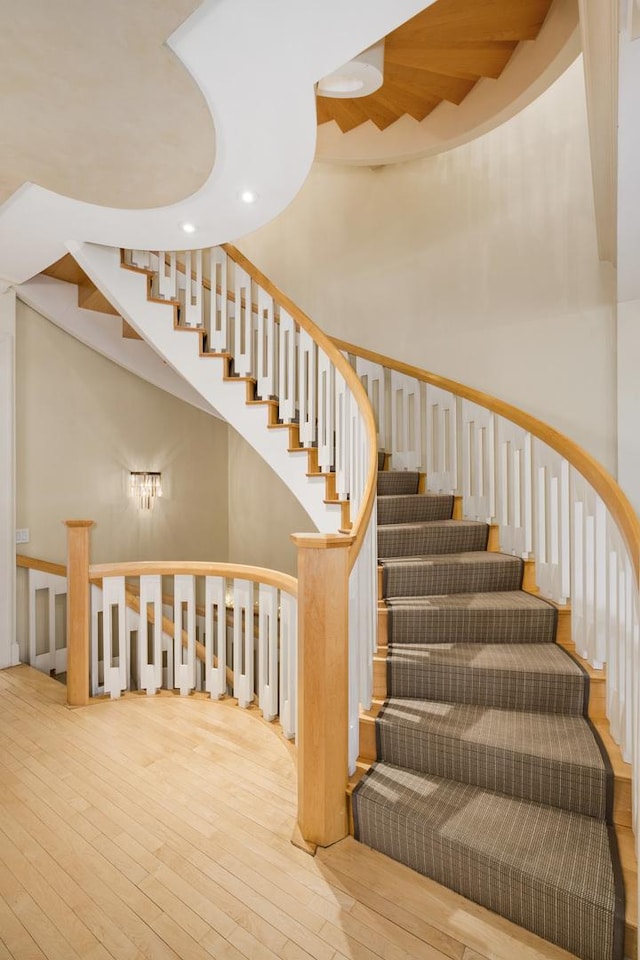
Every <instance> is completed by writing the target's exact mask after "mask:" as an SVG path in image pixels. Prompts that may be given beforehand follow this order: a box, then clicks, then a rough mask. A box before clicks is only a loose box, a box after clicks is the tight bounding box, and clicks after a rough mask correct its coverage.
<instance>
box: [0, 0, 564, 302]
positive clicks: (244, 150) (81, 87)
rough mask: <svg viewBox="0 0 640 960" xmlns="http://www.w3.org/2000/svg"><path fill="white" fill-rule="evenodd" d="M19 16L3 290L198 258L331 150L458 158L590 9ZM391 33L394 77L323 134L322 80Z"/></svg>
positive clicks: (298, 6)
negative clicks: (46, 274) (114, 267)
mask: <svg viewBox="0 0 640 960" xmlns="http://www.w3.org/2000/svg"><path fill="white" fill-rule="evenodd" d="M549 4H550V6H549ZM547 9H548V11H549V12H548V14H547V16H546V19H544V14H545V12H546V10H547ZM3 12H4V13H5V14H6V15H5V17H4V22H3V27H4V28H3V30H2V31H1V32H0V89H1V90H2V93H3V96H2V97H0V156H1V157H2V160H1V161H0V290H2V289H3V288H6V287H7V286H8V285H10V284H16V283H21V282H23V281H24V280H26V279H28V278H29V277H32V276H34V275H35V274H36V273H39V272H40V271H41V270H42V269H43V268H45V267H46V266H47V265H49V264H51V263H53V262H54V261H56V260H58V259H60V257H62V256H63V255H64V253H65V252H66V251H68V250H71V249H72V248H73V247H74V245H77V244H80V243H82V242H85V241H90V242H93V243H102V244H106V245H108V246H113V247H120V246H129V247H135V248H138V247H140V248H160V249H167V250H170V249H182V248H183V247H184V246H185V243H186V241H185V234H184V232H183V227H184V225H185V224H190V225H195V228H196V232H195V233H193V234H192V235H191V239H190V241H189V243H190V244H193V245H194V246H197V247H206V246H212V245H214V244H217V243H221V242H224V241H226V240H233V239H235V238H237V237H242V236H245V235H246V234H248V233H250V232H252V231H253V230H255V229H257V228H258V227H260V226H262V225H264V224H265V223H268V222H269V221H270V220H271V219H273V217H275V216H277V215H278V214H279V213H280V212H281V211H282V210H283V209H284V207H286V205H287V204H288V203H290V202H291V200H292V199H293V197H294V196H295V195H296V193H297V192H298V190H299V189H300V188H301V186H302V184H303V183H304V181H305V179H306V177H307V175H308V173H309V169H310V167H311V165H312V163H313V160H314V156H315V157H317V158H321V159H328V160H334V161H342V162H347V163H372V164H377V163H390V162H393V161H395V160H401V159H402V160H404V159H407V158H408V157H410V156H423V155H426V154H427V153H429V152H435V151H439V150H444V149H448V148H450V147H451V146H453V145H455V144H456V143H460V142H464V138H466V139H469V138H471V137H473V136H477V135H478V134H479V133H481V132H484V130H486V129H490V128H491V126H495V125H496V124H497V123H499V122H501V121H502V120H504V119H507V116H512V115H513V114H514V113H515V112H516V111H517V110H518V109H521V108H522V107H523V106H524V105H525V104H526V103H527V102H530V101H531V99H533V98H534V97H535V96H537V95H538V94H539V93H541V92H542V90H544V89H545V87H546V86H547V85H548V84H549V83H551V82H553V80H554V79H555V78H556V77H557V76H559V74H560V73H561V72H562V71H563V70H564V69H565V68H566V67H567V66H568V64H569V63H570V62H571V59H572V58H573V57H575V56H576V55H577V50H578V42H579V41H578V42H576V37H577V33H578V31H577V29H576V27H577V0H552V2H551V0H348V2H347V3H345V2H344V0H322V3H317V2H314V3H311V2H300V0H269V3H265V2H264V0H202V2H200V0H138V2H137V3H135V4H132V3H131V2H130V0H101V2H100V3H97V2H91V3H87V0H65V2H64V3H63V4H55V3H51V0H3ZM516 14H518V16H516ZM185 18H186V19H185ZM543 19H544V23H543V25H542V29H540V33H539V35H538V37H537V39H536V40H535V41H533V42H531V41H530V40H525V42H518V41H519V40H520V39H521V38H523V37H524V38H528V37H531V36H532V35H533V34H534V32H536V31H537V30H538V29H539V27H540V24H541V23H542V21H543ZM336 24H339V26H340V28H339V29H336ZM403 24H404V26H403ZM436 27H437V30H436ZM385 36H386V37H388V38H389V39H388V43H387V83H386V84H385V85H384V86H383V87H382V89H381V91H379V93H377V94H374V95H373V96H372V97H370V98H366V100H365V99H363V100H362V101H342V102H341V104H339V105H338V104H336V102H332V103H331V104H329V105H328V106H327V104H326V103H324V104H321V107H320V109H321V111H322V110H329V109H331V110H334V111H335V110H339V111H340V121H341V123H342V125H343V128H344V130H346V131H347V132H342V130H341V129H340V127H339V126H338V124H337V123H335V122H329V121H328V118H327V117H326V116H325V117H324V119H325V122H323V123H322V124H321V126H320V127H319V128H318V126H317V123H316V109H315V108H316V98H315V96H314V87H315V84H317V82H318V81H319V80H320V79H321V78H322V77H324V76H326V75H327V74H328V73H330V72H331V71H333V70H335V69H336V68H337V67H339V66H340V64H343V63H345V62H346V61H348V60H350V59H351V58H353V57H355V56H357V54H358V53H359V52H360V51H361V50H364V49H366V48H367V47H369V46H371V45H372V44H374V43H376V42H377V41H378V40H379V39H380V38H381V37H385ZM532 50H533V51H536V53H535V55H534V56H533V57H531V56H529V53H531V51H532ZM537 51H542V53H541V54H540V55H538V53H537ZM567 51H568V53H569V57H570V59H567ZM427 54H428V57H427ZM505 64H506V67H505ZM503 67H504V70H502V73H501V75H500V76H499V77H498V79H491V78H493V77H496V76H497V75H498V73H499V71H500V70H501V69H502V68H503ZM478 77H480V79H479V80H478ZM476 81H477V82H476ZM492 84H493V85H494V86H493V87H492V86H491V85H492ZM274 91H276V92H277V95H274ZM469 91H470V92H469ZM465 94H466V96H465ZM463 96H464V100H462V102H460V101H461V99H462V97H463ZM438 98H443V99H442V102H440V103H439V104H438V105H437V106H436V102H437V99H438ZM366 102H368V103H369V105H373V107H374V108H375V115H373V114H372V116H373V119H374V121H375V122H363V120H364V119H367V118H366V116H365V117H363V115H362V111H364V108H365V103H366ZM449 108H451V110H453V111H455V117H452V116H451V113H450V110H449ZM471 108H473V110H472V109H471ZM429 111H430V112H429ZM425 113H426V114H427V115H426V116H424V114H425ZM416 115H417V116H424V119H423V120H420V121H418V120H416V119H415V117H416ZM321 119H323V118H322V117H321ZM354 119H355V120H356V121H357V125H356V126H355V127H354V126H353V122H354ZM394 120H395V122H393V121H394ZM376 123H377V124H378V126H376ZM379 128H380V129H379ZM372 133H374V134H376V135H377V137H378V138H379V139H378V142H377V143H375V144H374V143H371V142H370V141H371V134H372ZM362 137H365V138H368V142H367V143H363V142H362V139H361V138H362ZM247 190H250V191H251V192H252V193H253V194H254V196H255V197H256V202H254V203H253V204H250V205H249V204H246V203H243V202H242V196H243V194H244V193H245V191H247ZM3 200H5V201H6V202H2V201H3Z"/></svg>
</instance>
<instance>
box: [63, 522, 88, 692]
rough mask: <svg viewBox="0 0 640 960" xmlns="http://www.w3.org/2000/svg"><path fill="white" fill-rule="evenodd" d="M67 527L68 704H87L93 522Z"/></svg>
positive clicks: (67, 525)
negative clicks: (90, 538)
mask: <svg viewBox="0 0 640 960" xmlns="http://www.w3.org/2000/svg"><path fill="white" fill-rule="evenodd" d="M64 522H65V525H66V527H67V704H68V705H69V706H70V707H81V706H83V705H84V704H86V703H89V531H90V529H91V527H92V526H93V520H65V521H64Z"/></svg>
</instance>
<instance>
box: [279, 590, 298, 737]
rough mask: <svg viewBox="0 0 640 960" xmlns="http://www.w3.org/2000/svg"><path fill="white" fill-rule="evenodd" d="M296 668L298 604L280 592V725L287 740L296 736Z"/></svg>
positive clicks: (287, 594) (286, 594) (289, 596)
mask: <svg viewBox="0 0 640 960" xmlns="http://www.w3.org/2000/svg"><path fill="white" fill-rule="evenodd" d="M297 670H298V604H297V601H296V599H295V597H292V596H291V594H289V593H281V594H280V725H281V726H282V732H283V733H284V735H285V737H287V739H288V740H292V739H294V738H295V736H296V731H297V728H298V720H297V697H296V689H297Z"/></svg>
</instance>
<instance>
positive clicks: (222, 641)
mask: <svg viewBox="0 0 640 960" xmlns="http://www.w3.org/2000/svg"><path fill="white" fill-rule="evenodd" d="M204 635H205V648H206V656H207V662H206V672H205V689H206V690H207V692H208V693H209V695H210V697H211V699H212V700H219V699H220V697H224V695H225V694H226V692H227V605H226V601H225V581H224V577H206V579H205V621H204Z"/></svg>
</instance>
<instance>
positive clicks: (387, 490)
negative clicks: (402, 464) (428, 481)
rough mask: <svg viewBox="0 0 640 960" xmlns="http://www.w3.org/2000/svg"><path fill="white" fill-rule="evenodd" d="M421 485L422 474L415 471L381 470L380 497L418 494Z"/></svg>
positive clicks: (379, 478) (379, 479)
mask: <svg viewBox="0 0 640 960" xmlns="http://www.w3.org/2000/svg"><path fill="white" fill-rule="evenodd" d="M419 483H420V474H419V473H417V472H416V471H413V470H395V471H392V470H379V471H378V496H379V497H386V496H389V495H392V494H401V493H417V492H418V485H419Z"/></svg>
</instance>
